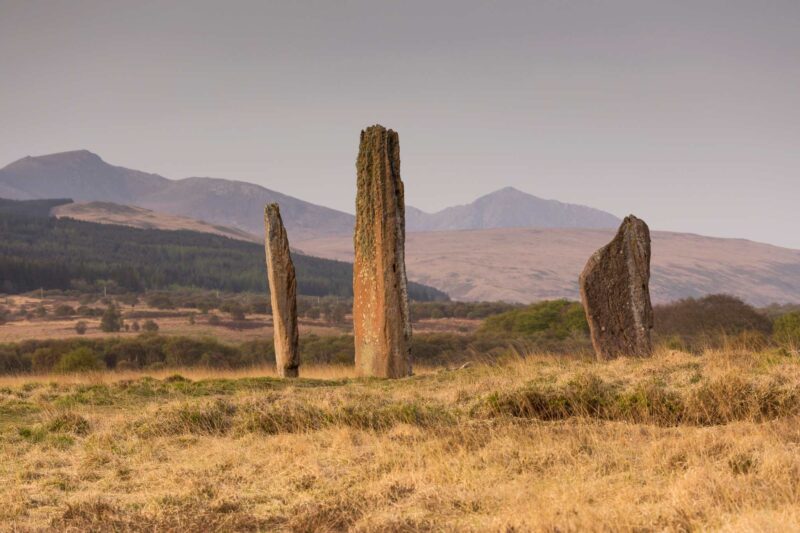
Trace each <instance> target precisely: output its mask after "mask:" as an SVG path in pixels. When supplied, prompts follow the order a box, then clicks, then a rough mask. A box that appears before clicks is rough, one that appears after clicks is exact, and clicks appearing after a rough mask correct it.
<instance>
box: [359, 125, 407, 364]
mask: <svg viewBox="0 0 800 533" xmlns="http://www.w3.org/2000/svg"><path fill="white" fill-rule="evenodd" d="M356 169H357V174H358V192H357V196H356V229H355V237H354V245H355V262H354V265H353V331H354V336H355V350H356V353H355V359H356V372H357V373H358V374H359V375H362V376H379V377H388V378H397V377H402V376H408V375H411V352H410V344H411V324H410V323H409V321H408V290H407V281H406V267H405V199H404V193H403V182H402V181H401V179H400V144H399V139H398V136H397V133H396V132H394V131H392V130H387V129H386V128H384V127H383V126H371V127H369V128H367V129H366V130H364V131H362V132H361V143H360V146H359V151H358V160H357V162H356Z"/></svg>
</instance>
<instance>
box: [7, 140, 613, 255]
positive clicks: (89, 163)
mask: <svg viewBox="0 0 800 533" xmlns="http://www.w3.org/2000/svg"><path fill="white" fill-rule="evenodd" d="M0 197H5V198H10V199H17V200H25V199H43V198H53V197H64V198H72V199H73V200H74V201H75V202H77V203H82V202H96V201H100V202H112V203H116V204H121V205H133V206H137V207H142V208H145V209H149V210H153V211H159V212H164V213H168V214H171V215H177V216H183V217H189V218H193V219H202V220H204V221H207V222H209V223H212V224H220V225H223V226H227V227H230V228H234V229H238V230H242V231H245V232H247V233H250V234H253V235H261V234H263V218H262V216H263V215H262V213H263V208H264V204H266V203H270V202H278V203H280V204H281V212H282V215H283V217H284V221H285V224H286V227H287V231H288V232H289V234H290V238H292V239H309V238H315V237H322V236H326V235H345V234H350V233H351V232H352V230H353V226H354V225H355V217H354V216H353V215H351V214H349V213H345V212H342V211H338V210H335V209H331V208H329V207H324V206H320V205H316V204H312V203H310V202H306V201H304V200H301V199H298V198H295V197H292V196H289V195H286V194H283V193H281V192H278V191H275V190H271V189H268V188H266V187H263V186H261V185H257V184H254V183H248V182H243V181H237V180H228V179H224V178H214V177H188V178H182V179H170V178H166V177H164V176H161V175H159V174H154V173H148V172H142V171H139V170H135V169H130V168H127V167H122V166H115V165H111V164H109V163H107V162H106V161H105V160H103V159H102V158H101V157H100V156H99V155H97V154H95V153H93V152H90V151H89V150H73V151H68V152H58V153H54V154H46V155H41V156H27V157H23V158H22V159H19V160H17V161H14V162H12V163H10V164H8V165H7V166H5V167H3V168H2V169H0ZM406 218H407V221H406V222H407V229H408V231H409V232H413V231H434V230H451V229H487V228H496V227H590V228H591V227H603V228H606V227H613V226H614V225H616V224H618V223H619V219H618V218H616V217H615V216H614V215H611V214H610V213H606V212H604V211H600V210H598V209H595V208H592V207H587V206H581V205H577V204H568V203H563V202H559V201H557V200H545V199H542V198H539V197H536V196H533V195H531V194H528V193H525V192H522V191H519V190H517V189H514V188H513V187H504V188H502V189H498V190H497V191H493V192H490V193H488V194H485V195H483V196H481V197H479V198H476V199H475V200H474V201H473V202H471V203H469V204H464V205H457V206H451V207H448V208H445V209H443V210H441V211H438V212H436V213H426V212H424V211H422V210H419V209H416V208H414V207H413V206H408V207H407V208H406Z"/></svg>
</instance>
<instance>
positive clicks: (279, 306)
mask: <svg viewBox="0 0 800 533" xmlns="http://www.w3.org/2000/svg"><path fill="white" fill-rule="evenodd" d="M264 229H265V248H266V254H267V278H268V280H269V292H270V295H271V299H272V322H273V329H274V333H273V336H274V340H275V361H276V363H277V366H278V374H279V375H280V376H282V377H292V378H293V377H297V369H298V367H299V366H300V355H299V353H298V350H297V344H298V331H297V279H296V278H295V272H294V263H292V256H291V253H290V252H289V239H288V237H287V236H286V228H284V227H283V221H282V220H281V212H280V209H279V208H278V204H269V205H268V206H267V207H266V209H265V210H264Z"/></svg>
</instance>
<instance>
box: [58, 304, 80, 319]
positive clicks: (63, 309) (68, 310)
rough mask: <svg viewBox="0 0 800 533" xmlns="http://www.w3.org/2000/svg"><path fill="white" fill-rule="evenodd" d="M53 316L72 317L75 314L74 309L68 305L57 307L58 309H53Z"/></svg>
mask: <svg viewBox="0 0 800 533" xmlns="http://www.w3.org/2000/svg"><path fill="white" fill-rule="evenodd" d="M53 314H54V315H55V316H58V317H67V316H72V315H74V314H75V309H73V308H72V307H70V306H68V305H59V306H58V307H56V308H55V311H53Z"/></svg>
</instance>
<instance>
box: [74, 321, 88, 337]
mask: <svg viewBox="0 0 800 533" xmlns="http://www.w3.org/2000/svg"><path fill="white" fill-rule="evenodd" d="M87 329H88V325H87V324H86V322H84V321H83V320H79V321H78V322H76V323H75V333H77V334H78V335H83V334H84V333H86V330H87Z"/></svg>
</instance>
